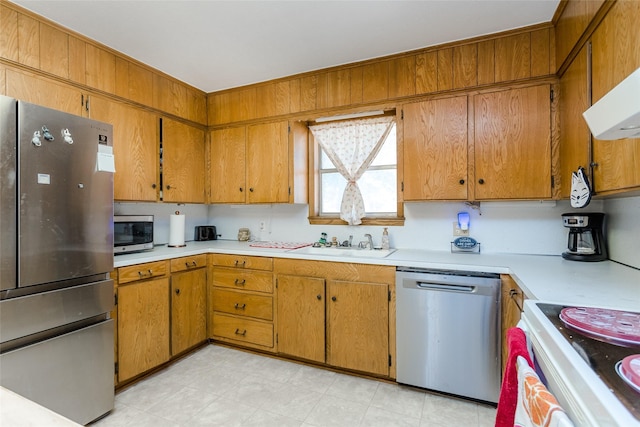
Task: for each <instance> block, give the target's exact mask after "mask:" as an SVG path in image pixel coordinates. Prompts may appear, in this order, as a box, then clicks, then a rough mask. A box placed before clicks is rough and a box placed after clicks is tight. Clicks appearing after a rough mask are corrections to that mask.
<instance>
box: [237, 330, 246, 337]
mask: <svg viewBox="0 0 640 427" xmlns="http://www.w3.org/2000/svg"><path fill="white" fill-rule="evenodd" d="M236 335H242V336H245V335H247V330H246V329H245V330H243V331H242V332H240V329H236Z"/></svg>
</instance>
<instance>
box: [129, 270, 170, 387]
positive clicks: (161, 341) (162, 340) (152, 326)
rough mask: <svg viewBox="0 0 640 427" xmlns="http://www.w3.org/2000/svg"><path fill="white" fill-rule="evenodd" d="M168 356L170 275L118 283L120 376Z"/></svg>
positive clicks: (157, 362)
mask: <svg viewBox="0 0 640 427" xmlns="http://www.w3.org/2000/svg"><path fill="white" fill-rule="evenodd" d="M167 360H169V279H168V278H166V277H165V278H161V279H153V280H147V281H143V282H134V283H132V284H130V285H125V286H118V366H119V370H118V379H119V381H120V382H122V381H126V380H128V379H130V378H133V377H135V376H136V375H138V374H141V373H143V372H145V371H148V370H149V369H152V368H155V367H156V366H158V365H160V364H162V363H164V362H166V361H167Z"/></svg>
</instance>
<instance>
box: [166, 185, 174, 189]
mask: <svg viewBox="0 0 640 427" xmlns="http://www.w3.org/2000/svg"><path fill="white" fill-rule="evenodd" d="M171 188H173V189H174V190H175V189H176V187H171V186H170V185H167V190H171Z"/></svg>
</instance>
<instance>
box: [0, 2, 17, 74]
mask: <svg viewBox="0 0 640 427" xmlns="http://www.w3.org/2000/svg"><path fill="white" fill-rule="evenodd" d="M0 58H5V59H9V60H11V61H16V62H17V61H18V12H16V11H14V10H12V9H9V8H8V7H7V6H5V5H4V4H0Z"/></svg>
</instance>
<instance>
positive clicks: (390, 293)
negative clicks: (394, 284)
mask: <svg viewBox="0 0 640 427" xmlns="http://www.w3.org/2000/svg"><path fill="white" fill-rule="evenodd" d="M389 301H391V291H389Z"/></svg>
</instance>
